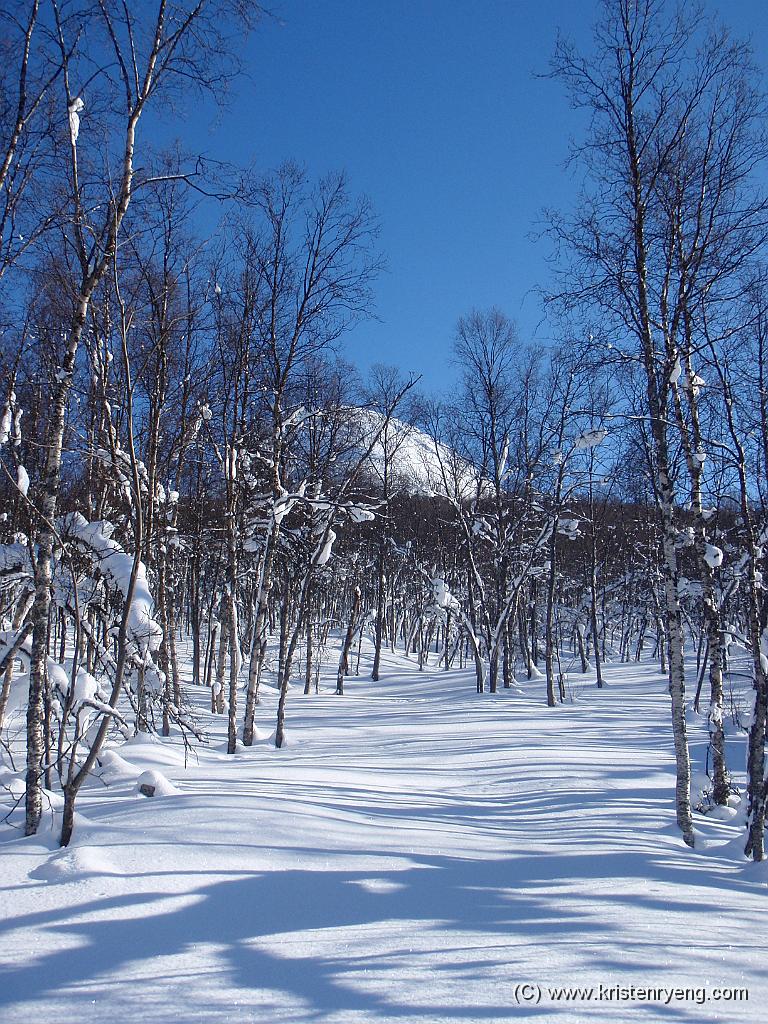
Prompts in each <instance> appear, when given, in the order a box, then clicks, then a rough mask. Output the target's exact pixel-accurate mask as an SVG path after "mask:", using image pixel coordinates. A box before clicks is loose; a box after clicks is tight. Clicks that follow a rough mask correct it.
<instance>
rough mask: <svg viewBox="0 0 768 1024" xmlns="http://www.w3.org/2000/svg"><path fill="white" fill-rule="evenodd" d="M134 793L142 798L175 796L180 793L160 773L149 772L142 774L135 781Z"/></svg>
mask: <svg viewBox="0 0 768 1024" xmlns="http://www.w3.org/2000/svg"><path fill="white" fill-rule="evenodd" d="M149 790H152V792H149ZM136 792H137V793H141V794H142V795H143V796H176V794H178V793H179V792H181V791H180V790H178V789H177V788H176V787H175V786H174V784H173V783H172V782H169V780H168V779H166V777H165V776H164V775H163V773H162V772H158V771H152V770H150V771H146V772H142V773H141V775H140V776H139V777H138V779H137V780H136Z"/></svg>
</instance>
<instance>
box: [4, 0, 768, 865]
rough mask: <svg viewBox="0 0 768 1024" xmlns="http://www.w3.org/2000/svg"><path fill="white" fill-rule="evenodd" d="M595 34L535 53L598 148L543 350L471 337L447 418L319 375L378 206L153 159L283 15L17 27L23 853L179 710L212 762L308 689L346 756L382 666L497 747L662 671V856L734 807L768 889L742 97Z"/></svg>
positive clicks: (660, 22)
mask: <svg viewBox="0 0 768 1024" xmlns="http://www.w3.org/2000/svg"><path fill="white" fill-rule="evenodd" d="M596 6H597V9H598V17H599V21H598V27H597V29H596V34H595V38H594V47H593V49H592V50H591V51H590V52H589V53H586V54H584V53H581V52H580V51H579V50H578V49H577V48H575V47H574V46H572V45H571V44H569V43H568V42H567V41H565V40H564V39H561V40H559V41H558V42H557V43H556V45H555V44H554V41H553V46H554V47H555V48H554V56H553V58H552V60H551V64H550V70H549V73H550V75H551V76H552V78H553V79H555V80H556V82H558V83H559V87H560V88H561V89H563V90H565V91H566V92H567V94H568V96H569V97H570V100H571V102H572V104H573V105H574V107H576V108H577V109H579V110H581V111H582V112H585V113H586V121H585V124H586V126H587V127H586V130H585V133H584V135H583V137H582V138H580V139H577V140H576V142H575V144H574V148H573V153H572V157H571V160H572V164H573V166H574V167H575V168H576V169H577V171H578V173H579V174H580V175H582V176H583V178H584V186H583V190H582V194H581V196H580V199H579V203H578V206H577V207H576V209H575V210H573V211H570V212H568V211H565V212H563V211H557V210H555V211H550V212H549V213H548V215H547V228H546V235H547V238H548V240H549V243H550V244H551V251H552V276H551V279H550V280H549V281H542V291H541V302H542V309H543V311H544V314H545V315H546V316H547V317H548V318H549V320H550V322H551V323H552V324H553V325H554V328H553V329H554V332H555V334H556V335H557V337H558V338H559V339H560V341H559V343H558V344H556V345H553V346H542V345H538V344H534V343H531V342H529V341H528V340H527V339H526V338H525V337H523V336H521V333H520V332H519V331H518V329H517V328H516V325H515V323H514V320H513V319H512V318H511V317H510V316H509V315H508V314H507V313H505V312H504V311H502V310H501V309H498V308H489V309H484V308H483V309H468V310H466V311H464V313H463V315H462V316H460V318H459V319H458V320H457V323H456V328H455V332H454V335H453V337H446V339H445V351H446V359H448V358H450V359H452V360H453V364H454V366H455V373H456V386H455V388H454V389H453V391H452V393H451V394H450V395H447V396H437V395H431V394H428V393H427V392H426V391H425V390H424V389H423V388H422V387H421V385H420V381H419V379H418V378H417V377H416V376H414V375H409V374H408V373H406V372H403V371H402V370H401V369H400V368H398V367H396V366H392V365H390V364H389V363H388V361H387V360H386V358H383V359H381V360H380V361H379V362H377V363H376V364H375V365H374V366H373V369H372V370H370V371H369V372H366V373H361V372H358V371H357V370H356V368H355V367H354V366H352V365H351V364H350V362H349V361H348V360H347V359H346V358H345V355H344V352H343V348H342V347H341V346H342V343H343V340H344V339H345V337H347V335H348V334H349V332H352V331H354V329H355V326H356V325H357V324H359V323H360V322H361V321H362V320H363V319H365V318H367V317H369V316H371V315H374V314H375V309H374V306H373V291H372V286H373V283H374V282H375V280H376V279H377V276H378V275H379V274H380V273H381V272H382V271H383V269H384V266H385V261H386V254H385V253H383V252H381V251H380V248H379V223H378V221H377V217H376V214H375V196H374V197H371V198H370V199H369V198H367V197H364V196H360V195H358V194H357V193H356V191H355V187H354V182H353V181H349V180H348V179H347V176H346V175H345V174H344V173H343V171H330V172H329V173H328V174H327V175H325V176H323V177H320V178H313V177H312V176H311V175H310V174H309V173H308V172H307V171H306V170H305V169H304V168H303V166H302V165H301V163H299V162H282V163H279V164H278V165H277V166H276V167H275V168H274V169H265V167H245V168H244V167H233V166H230V165H226V164H224V163H217V162H215V161H213V160H210V159H208V158H203V157H201V156H197V155H196V154H195V153H189V152H186V151H185V150H184V148H183V143H182V144H178V145H176V146H175V147H174V148H171V149H159V148H158V147H157V146H155V145H154V144H153V143H152V138H153V136H152V132H151V131H149V129H147V130H146V131H145V130H144V129H145V126H146V124H147V123H151V120H152V118H153V117H154V116H155V111H156V108H159V109H161V110H162V109H165V110H172V109H173V105H174V104H179V103H194V102H196V101H197V100H199V98H200V97H202V96H204V95H212V96H214V97H215V96H217V95H218V94H219V93H221V92H222V90H223V89H224V86H225V85H226V84H227V83H229V82H234V81H236V79H237V77H238V75H239V74H240V73H241V70H242V68H241V65H240V59H239V47H240V43H241V40H242V38H243V37H244V36H246V35H247V34H249V33H251V32H254V33H258V32H259V31H260V27H261V25H262V23H263V20H264V19H267V18H269V17H271V16H272V15H271V13H270V12H269V11H268V10H266V9H264V8H262V7H261V6H260V5H257V4H255V3H250V2H246V0H196V2H189V3H187V2H181V0H179V2H175V3H167V2H165V0H157V2H147V3H142V4H136V5H134V4H130V5H127V4H122V3H119V2H112V0H100V2H92V0H87V2H86V0H82V2H81V0H50V2H43V0H40V2H38V0H24V2H22V0H11V2H7V3H4V4H3V7H2V12H0V46H1V47H2V53H3V61H2V67H1V68H0V321H2V322H1V325H0V326H1V327H2V336H1V337H0V508H1V509H2V511H1V512H0V626H2V629H0V679H1V680H2V683H1V685H2V690H1V692H0V769H1V770H2V779H3V786H4V788H5V790H6V793H7V794H11V795H13V802H14V807H19V808H23V831H24V834H25V835H26V836H34V835H35V834H36V833H37V832H38V829H39V828H40V824H41V819H42V817H43V813H44V808H45V807H46V806H48V804H49V803H50V801H51V800H52V799H53V795H55V796H56V798H57V799H60V806H61V811H60V815H59V818H58V821H57V830H58V842H59V843H60V844H61V846H63V847H66V846H68V845H69V844H70V842H71V840H72V837H73V833H74V834H76V831H77V829H76V806H77V801H78V797H79V795H80V794H81V792H82V791H83V787H84V786H85V784H86V783H88V781H89V779H90V778H91V776H92V775H93V773H94V771H95V770H96V769H97V768H98V767H99V766H100V765H101V763H102V761H101V759H102V757H103V754H104V752H105V751H106V750H107V749H108V748H110V747H111V748H115V747H118V748H119V744H121V743H122V742H124V741H128V740H130V739H131V738H132V737H136V736H140V735H143V734H153V735H157V736H159V737H161V738H162V737H170V736H173V737H176V738H181V740H182V741H183V743H184V745H185V747H188V748H189V749H190V750H192V749H194V748H195V747H197V746H198V745H200V744H203V743H205V742H206V730H205V726H204V724H202V723H201V721H200V720H199V715H197V713H196V710H195V707H196V703H195V702H196V701H197V705H199V703H200V702H199V700H198V699H197V697H196V696H195V695H198V696H199V694H200V693H201V692H204V693H205V699H204V702H203V703H204V704H205V706H207V707H209V708H210V712H211V713H212V714H213V715H215V716H220V718H221V721H222V722H223V723H225V731H226V737H227V751H228V753H229V754H230V755H233V756H234V755H236V754H237V753H238V751H242V749H243V748H248V747H250V746H252V745H253V744H254V742H255V741H257V740H258V738H259V736H260V735H261V733H260V730H273V733H272V734H271V735H272V740H271V742H272V743H273V744H274V747H276V748H282V747H283V745H284V739H285V735H286V728H287V726H286V723H290V718H291V708H292V702H293V701H295V700H296V695H297V693H298V694H302V695H304V696H306V697H307V699H308V700H311V699H312V697H313V695H314V696H317V695H318V693H319V691H320V688H321V681H322V679H323V678H324V677H327V678H331V679H333V680H335V690H334V695H335V696H336V697H337V698H338V701H337V705H336V712H335V714H336V716H337V717H338V719H339V722H340V723H343V721H344V716H345V714H346V713H347V696H346V695H345V685H346V686H347V688H348V687H349V680H350V677H355V676H356V674H358V673H359V672H360V671H361V669H360V665H361V660H360V659H361V655H360V651H361V648H362V645H363V643H364V642H365V644H366V645H368V646H369V648H370V650H371V652H372V663H371V665H370V679H371V680H372V681H373V682H374V683H375V682H376V681H378V680H379V679H380V678H381V677H384V676H386V672H387V668H386V665H387V664H388V662H387V661H386V656H387V654H388V653H389V654H390V655H391V654H392V653H397V652H399V653H400V654H401V655H403V656H408V657H409V658H410V660H411V662H412V663H413V664H414V665H417V666H418V669H419V670H420V671H423V672H426V671H427V670H431V671H432V672H434V671H435V670H438V669H439V670H440V671H441V672H444V673H446V678H447V677H448V674H449V673H451V672H452V671H453V670H456V669H458V670H462V671H464V672H465V682H466V686H467V687H471V688H473V689H474V692H475V693H476V694H477V695H482V700H483V701H484V702H486V703H487V705H488V714H489V715H493V706H494V702H495V701H498V700H499V695H500V694H503V692H504V691H510V690H514V691H515V692H518V691H522V692H527V688H529V687H533V686H535V685H536V684H537V681H541V684H542V685H541V689H540V690H536V693H537V694H538V693H541V703H542V706H543V708H544V712H543V713H544V714H552V715H555V714H557V713H558V707H559V706H561V705H564V704H568V703H569V702H571V701H573V699H574V697H573V694H574V687H577V686H579V685H580V684H579V679H580V678H581V676H583V675H586V674H587V673H592V674H593V675H594V683H592V682H590V686H592V685H594V686H595V687H596V688H598V689H602V688H603V686H604V673H605V666H606V665H608V664H611V665H614V666H615V665H616V664H622V665H627V666H629V665H637V664H639V663H641V662H649V663H655V664H656V665H657V666H658V669H659V670H660V671H661V673H662V674H665V675H666V676H667V678H668V687H669V715H670V729H669V736H668V744H669V751H670V752H671V753H672V754H673V756H674V767H675V771H674V794H672V793H670V794H669V801H670V803H671V802H672V801H674V813H675V816H676V821H677V826H678V828H679V830H680V834H681V836H682V839H683V841H684V843H685V844H686V845H687V846H689V847H694V846H695V843H696V835H695V828H694V817H695V815H702V814H703V815H707V814H710V813H714V814H715V815H716V814H717V813H718V809H723V808H727V807H729V806H731V805H732V803H733V798H734V794H735V793H736V792H739V793H741V791H742V789H743V791H744V801H745V806H746V808H747V810H746V814H745V815H744V829H743V833H742V835H741V839H740V844H741V848H742V849H743V850H744V852H745V854H746V857H747V858H748V859H750V860H753V861H761V860H763V858H764V857H765V846H764V836H765V809H766V795H767V792H766V764H765V737H766V713H767V710H768V601H767V600H766V597H765V593H766V591H765V589H764V585H763V573H764V572H765V571H766V570H765V556H766V544H768V515H767V513H768V507H767V506H766V500H767V499H768V494H767V493H766V480H767V479H768V272H767V270H766V257H767V256H768V191H766V188H765V182H766V179H765V158H766V156H767V155H768V135H767V132H766V126H767V125H768V120H766V102H765V93H764V83H763V79H762V76H761V72H760V70H759V69H758V68H757V67H756V66H755V64H754V62H753V58H752V56H751V53H750V50H749V48H748V46H747V45H746V44H744V43H742V42H740V41H738V40H736V39H734V38H733V37H732V36H731V35H730V34H729V32H728V31H727V29H725V28H722V27H718V26H717V25H716V24H715V23H714V22H710V21H707V20H703V19H701V18H699V17H698V16H696V14H695V12H693V11H692V10H691V9H688V8H687V7H686V8H685V9H682V8H681V9H680V10H678V9H677V8H675V7H674V5H673V4H671V3H666V2H661V0H605V2H604V3H601V4H598V5H596ZM300 158H301V154H300V153H299V154H296V159H297V160H300ZM211 206H214V207H215V208H216V210H217V211H218V212H217V217H219V218H220V219H219V221H218V223H217V224H216V226H215V228H214V229H211V230H208V225H209V224H210V217H209V216H208V215H207V214H206V215H204V214H203V213H202V212H201V211H203V210H206V209H209V207H211ZM364 664H365V671H368V662H367V661H365V663H364ZM590 679H592V675H590ZM265 685H269V686H270V687H271V688H273V690H274V692H275V693H276V694H277V700H276V707H275V708H274V709H272V706H271V705H270V710H269V719H267V717H266V716H267V712H266V710H265V709H264V706H263V703H262V699H261V697H262V689H263V687H264V686H265ZM193 698H194V699H193ZM513 713H514V712H513ZM691 714H694V715H695V716H697V718H699V719H701V720H702V721H704V722H705V723H706V728H707V731H708V751H707V755H706V774H707V780H706V784H705V785H704V786H703V787H700V786H696V785H693V783H692V763H691V755H690V750H689V742H688V729H689V724H690V717H689V716H690V715H691ZM633 715H636V716H637V717H639V716H640V715H641V712H640V711H635V712H633ZM275 716H276V717H275ZM628 728H631V726H628ZM734 734H736V735H739V736H743V737H744V739H745V743H744V744H743V745H742V746H734V747H733V748H732V749H733V750H737V751H738V753H739V757H741V751H742V749H743V750H744V751H745V752H746V754H745V756H746V763H744V761H743V759H742V761H740V762H738V763H733V758H732V757H730V756H729V746H728V743H727V739H728V737H729V736H731V735H734ZM735 780H737V781H735ZM741 780H743V782H742V781H741ZM57 806H58V804H57Z"/></svg>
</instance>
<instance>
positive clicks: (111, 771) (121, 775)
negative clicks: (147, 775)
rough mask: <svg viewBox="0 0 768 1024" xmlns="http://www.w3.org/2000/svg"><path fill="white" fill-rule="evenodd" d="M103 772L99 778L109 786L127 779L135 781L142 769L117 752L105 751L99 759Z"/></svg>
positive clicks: (101, 771) (99, 773) (99, 774)
mask: <svg viewBox="0 0 768 1024" xmlns="http://www.w3.org/2000/svg"><path fill="white" fill-rule="evenodd" d="M99 761H100V762H101V770H100V771H99V772H98V776H99V778H100V779H102V781H104V782H106V783H107V784H109V783H112V782H122V781H123V780H125V779H135V778H136V777H137V776H138V775H139V774H140V773H141V769H140V768H138V767H137V766H136V765H135V764H132V763H131V762H130V761H126V759H125V758H124V757H121V756H120V754H118V752H117V751H116V750H105V751H104V752H103V753H102V754H101V756H100V757H99Z"/></svg>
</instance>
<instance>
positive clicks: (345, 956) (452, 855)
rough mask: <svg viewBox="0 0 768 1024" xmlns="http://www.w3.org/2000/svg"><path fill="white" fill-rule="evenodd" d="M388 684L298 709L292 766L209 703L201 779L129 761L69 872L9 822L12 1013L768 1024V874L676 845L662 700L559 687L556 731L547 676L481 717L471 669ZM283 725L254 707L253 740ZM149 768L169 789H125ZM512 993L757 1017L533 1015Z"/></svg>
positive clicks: (716, 847)
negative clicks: (629, 991) (603, 993)
mask: <svg viewBox="0 0 768 1024" xmlns="http://www.w3.org/2000/svg"><path fill="white" fill-rule="evenodd" d="M365 667H366V661H365V658H364V659H363V666H362V668H363V670H365ZM385 668H386V678H385V679H384V680H383V681H382V682H380V683H377V684H374V683H371V682H370V681H367V680H365V678H364V677H363V676H362V675H361V677H360V678H359V679H357V678H354V677H351V678H350V679H349V680H348V681H347V684H346V689H347V695H345V696H344V697H336V696H333V695H332V694H330V693H327V694H321V695H320V696H314V695H313V696H311V697H304V696H303V695H301V694H300V693H299V692H298V691H294V692H293V693H292V694H291V699H290V709H289V741H290V742H289V745H288V747H287V748H286V749H284V750H282V751H276V750H274V748H273V747H272V746H271V745H270V743H269V740H268V739H266V738H264V739H262V740H261V741H260V742H259V743H258V744H257V746H255V747H253V748H252V749H250V750H241V751H239V752H238V753H237V754H236V755H234V756H228V755H227V754H226V753H225V747H224V728H225V724H226V723H225V721H224V719H223V718H221V719H215V718H214V717H212V716H210V715H209V714H208V713H207V712H206V711H205V710H204V709H205V705H206V703H207V700H206V699H205V698H206V696H207V694H206V692H205V691H198V692H197V703H198V705H199V708H200V718H201V720H202V721H203V723H204V725H205V726H206V728H207V729H208V730H209V731H210V734H211V742H210V745H209V746H208V747H207V748H203V749H199V750H198V755H197V756H198V760H195V759H193V760H192V761H191V762H190V763H189V765H188V767H186V768H185V767H184V752H183V747H182V746H181V744H180V743H179V741H178V740H174V741H173V742H170V743H169V742H162V743H161V742H159V741H153V740H150V739H147V738H144V739H140V740H136V741H131V742H130V743H128V744H127V745H126V746H124V747H122V748H121V749H120V754H119V755H117V754H113V755H111V756H110V757H108V758H107V759H106V763H105V765H104V768H103V776H104V777H103V779H101V780H94V782H93V784H91V785H90V786H89V787H88V788H87V789H86V790H85V791H84V792H83V794H82V798H81V802H80V811H81V812H82V814H83V815H84V816H85V818H86V819H87V820H85V821H83V820H80V821H79V822H78V828H77V831H76V837H75V841H74V843H73V845H72V846H71V847H70V848H69V849H68V850H65V851H58V850H56V848H55V842H54V840H53V838H52V837H51V836H45V835H44V836H42V837H33V838H30V839H23V838H17V836H18V833H17V832H14V831H13V830H11V829H10V828H9V827H8V826H3V828H2V831H0V838H2V839H3V840H4V842H3V844H2V845H0V864H1V865H2V874H1V875H0V885H1V886H2V895H1V896H0V918H1V919H2V927H3V941H2V946H1V947H0V948H1V950H2V952H0V959H2V973H1V974H0V1020H2V1021H3V1022H5V1024H22V1022H23V1024H29V1022H30V1021H33V1020H46V1021H57V1022H59V1024H79V1022H85V1021H96V1022H105V1024H107V1022H109V1024H112V1022H121V1024H133V1022H136V1024H138V1022H142V1024H144V1022H147V1024H164V1022H168V1024H170V1022H175V1021H179V1022H199V1024H208V1022H211V1024H219V1022H241V1021H242V1022H252V1021H263V1022H265V1024H266V1022H283V1021H285V1022H288V1021H292V1022H302V1024H303V1022H306V1024H309V1022H318V1024H324V1022H328V1024H330V1022H333V1024H374V1022H386V1021H402V1022H410V1021H423V1022H430V1024H431V1022H442V1021H451V1022H457V1024H458V1022H468V1021H478V1022H480V1021H482V1022H491V1024H501V1022H508V1021H512V1020H518V1019H534V1020H541V1021H557V1022H560V1021H562V1022H583V1021H587V1020H589V1021H594V1020H598V1021H611V1022H637V1021H644V1020H645V1021H660V1020H663V1021H686V1022H691V1024H699V1022H702V1021H710V1020H722V1021H728V1022H737V1021H742V1020H749V1021H758V1020H762V1019H763V1011H764V1006H765V1003H766V997H768V985H767V984H766V981H765V978H766V976H767V973H768V972H766V970H765V965H766V962H768V959H767V957H766V954H767V953H768V949H767V948H766V947H767V946H768V928H766V920H768V915H767V913H766V911H767V910H768V906H767V904H766V898H767V896H768V887H767V886H766V877H767V876H766V873H765V870H764V869H763V868H762V867H761V866H754V865H748V864H746V863H745V862H744V861H743V858H742V856H741V843H742V839H741V831H740V828H739V825H738V821H739V820H740V818H739V815H738V814H737V815H736V816H735V818H733V819H731V820H729V821H719V820H708V819H703V818H701V817H698V819H697V830H698V837H699V842H700V849H699V850H697V851H696V852H693V851H689V850H687V849H686V848H685V847H684V846H683V845H682V844H681V841H680V839H679V838H678V833H677V831H676V829H675V827H674V818H673V813H672V809H671V802H672V786H671V780H672V775H671V770H672V761H671V756H670V748H671V737H670V734H669V724H668V719H669V711H668V697H667V695H666V691H665V683H664V680H663V679H661V678H660V677H659V676H658V675H655V674H653V670H652V669H650V668H648V667H647V666H644V667H642V668H637V667H636V666H629V667H627V666H618V665H615V666H608V668H607V669H606V675H607V679H608V682H609V686H608V687H607V688H606V689H604V690H602V691H598V690H597V689H596V688H594V686H593V685H590V683H589V677H581V676H578V675H573V676H571V681H570V696H572V697H573V698H575V699H574V701H573V702H572V703H569V704H567V705H564V706H562V707H559V708H556V709H553V710H549V709H547V708H546V707H545V706H544V701H543V697H544V684H543V683H542V682H541V681H540V680H534V681H531V682H530V683H529V682H523V683H521V685H520V689H521V690H522V695H521V693H520V692H514V691H507V692H504V693H501V694H499V695H496V696H493V695H489V694H485V695H480V696H478V695H477V694H475V693H474V691H473V684H472V681H471V679H470V678H469V676H468V675H466V674H461V673H458V672H457V673H448V674H446V673H443V672H440V671H438V670H432V671H427V672H425V673H419V672H418V671H416V668H415V666H413V665H410V664H409V663H408V662H406V661H404V660H403V659H402V658H397V659H394V658H390V660H389V662H388V663H387V664H386V666H385ZM274 707H275V694H274V692H273V691H271V690H267V691H266V693H265V698H264V701H263V703H262V705H261V707H260V708H259V709H258V713H259V724H260V726H261V734H262V735H263V736H264V737H266V736H267V731H268V729H269V728H271V726H272V717H273V713H274ZM693 730H694V732H695V735H696V737H697V739H696V740H695V742H694V755H695V757H696V758H701V756H702V755H703V748H702V747H701V746H700V745H699V743H700V740H699V739H698V737H700V736H701V732H702V731H701V729H700V728H698V727H697V726H696V725H694V726H693ZM737 755H738V757H739V758H741V746H739V748H738V751H737ZM143 771H154V772H156V773H158V777H160V776H162V777H163V778H165V779H168V780H170V782H171V783H172V784H173V785H175V786H176V787H177V788H178V790H179V792H178V793H177V794H174V793H173V792H172V789H168V790H165V788H164V792H167V794H168V795H163V796H156V797H154V798H147V797H145V796H142V795H140V794H139V793H138V792H137V780H138V778H139V775H140V774H141V772H143ZM105 783H107V784H108V785H105ZM14 820H16V819H14ZM523 982H530V983H535V984H538V985H541V986H547V985H552V986H555V985H580V986H587V985H593V984H594V985H598V984H600V983H603V984H604V985H606V986H609V985H617V984H622V985H633V984H634V985H635V986H641V985H645V986H656V987H660V986H668V987H672V986H676V985H680V986H684V987H703V986H709V987H710V988H714V987H725V986H729V987H741V986H746V987H748V988H749V1002H748V1003H713V1002H711V1003H706V1004H703V1005H697V1004H696V1003H695V1002H693V1001H682V1002H672V1003H671V1004H670V1005H669V1006H660V1005H658V1004H647V1003H646V1004H637V1003H631V1002H628V1003H623V1004H622V1003H619V1002H616V1001H611V1002H606V1003H597V1002H592V1003H585V1002H580V1003H574V1004H565V1003H554V1002H552V1001H551V1000H550V999H549V998H548V996H547V995H546V992H545V994H544V995H543V997H542V999H541V1002H540V1004H539V1005H533V1004H531V1005H528V1006H522V1007H520V1006H517V1005H516V1001H515V991H516V986H517V985H519V984H520V983H523ZM518 991H519V990H518Z"/></svg>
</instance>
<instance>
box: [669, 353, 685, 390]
mask: <svg viewBox="0 0 768 1024" xmlns="http://www.w3.org/2000/svg"><path fill="white" fill-rule="evenodd" d="M682 373H683V364H682V363H681V362H680V356H679V355H678V356H677V357H676V358H675V365H674V366H673V367H672V372H671V373H670V375H669V383H670V384H673V385H674V384H677V382H678V381H679V380H680V377H681V376H682Z"/></svg>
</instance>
